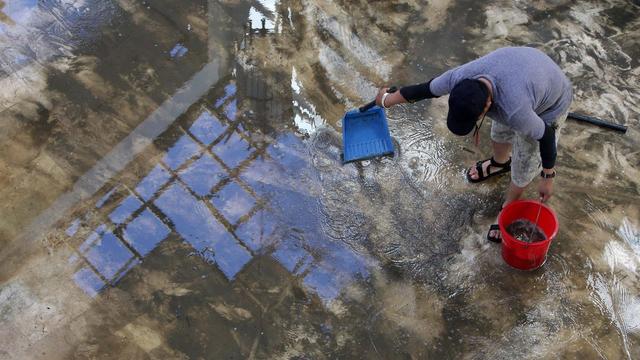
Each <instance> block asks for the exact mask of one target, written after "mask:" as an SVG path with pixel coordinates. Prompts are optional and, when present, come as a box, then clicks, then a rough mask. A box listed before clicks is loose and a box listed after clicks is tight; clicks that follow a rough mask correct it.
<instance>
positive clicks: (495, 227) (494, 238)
mask: <svg viewBox="0 0 640 360" xmlns="http://www.w3.org/2000/svg"><path fill="white" fill-rule="evenodd" d="M496 230H498V235H499V236H491V232H492V231H496ZM487 240H489V241H491V242H494V243H498V244H499V243H501V242H502V234H501V233H500V226H499V225H498V224H492V225H491V226H489V232H487Z"/></svg>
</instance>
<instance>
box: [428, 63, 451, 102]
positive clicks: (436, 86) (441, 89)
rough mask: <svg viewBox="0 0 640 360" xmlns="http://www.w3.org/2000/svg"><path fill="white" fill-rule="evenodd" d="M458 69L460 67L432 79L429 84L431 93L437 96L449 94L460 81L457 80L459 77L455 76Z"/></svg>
mask: <svg viewBox="0 0 640 360" xmlns="http://www.w3.org/2000/svg"><path fill="white" fill-rule="evenodd" d="M457 70H458V68H455V69H451V70H448V71H446V72H445V73H443V74H442V75H440V76H438V77H436V78H434V79H433V80H431V83H430V84H429V89H430V90H431V93H432V94H433V95H435V96H443V95H447V94H449V93H450V92H451V90H452V89H453V88H454V87H455V86H456V84H457V83H458V82H457V81H456V80H455V79H456V78H457V76H455V75H456V71H457Z"/></svg>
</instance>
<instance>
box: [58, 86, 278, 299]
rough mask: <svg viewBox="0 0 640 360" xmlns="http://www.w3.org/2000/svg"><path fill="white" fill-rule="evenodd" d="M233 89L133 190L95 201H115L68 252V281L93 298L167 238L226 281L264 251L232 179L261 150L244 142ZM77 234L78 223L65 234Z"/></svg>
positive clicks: (255, 219)
mask: <svg viewBox="0 0 640 360" xmlns="http://www.w3.org/2000/svg"><path fill="white" fill-rule="evenodd" d="M236 91H237V89H236V85H235V83H233V82H232V83H229V84H228V85H227V86H226V87H225V89H224V95H223V96H222V97H221V98H219V99H217V100H215V101H213V102H212V104H209V106H203V108H202V111H201V112H200V114H199V116H198V117H197V118H196V120H195V121H194V122H193V123H192V124H191V126H190V127H189V128H188V129H182V130H183V131H182V135H181V136H180V137H179V139H178V140H177V141H176V142H175V143H174V144H173V145H172V146H171V147H169V148H168V149H167V151H166V153H165V154H164V156H163V158H162V159H161V161H160V162H159V163H158V164H157V165H156V166H155V167H154V168H153V169H152V170H151V171H149V173H148V174H147V175H146V176H144V177H143V178H142V180H141V181H140V182H139V183H138V184H137V185H136V186H135V187H133V188H129V187H125V186H124V185H118V186H116V187H114V188H113V189H111V190H109V191H108V192H107V193H106V195H105V196H104V197H103V198H102V199H100V200H99V201H98V203H97V204H96V207H97V208H101V207H103V206H104V204H105V203H108V202H111V201H115V200H114V198H117V197H120V198H119V199H117V205H116V206H115V207H114V209H113V210H112V211H110V212H108V213H105V212H104V211H101V212H98V213H99V214H102V213H105V215H102V217H103V218H102V219H100V221H101V222H102V224H101V225H99V226H97V227H96V228H95V229H94V230H93V231H91V233H90V235H89V236H88V237H86V239H84V241H83V242H82V243H81V244H80V245H79V246H78V247H77V248H76V249H75V254H74V255H73V256H72V257H71V259H70V262H71V263H78V262H80V263H79V265H80V269H79V270H78V271H77V272H76V273H75V275H74V280H75V282H76V283H77V284H78V286H80V287H81V288H82V289H83V290H84V291H85V292H86V293H87V294H88V295H90V296H95V295H96V294H98V293H99V292H100V291H101V290H102V289H104V288H105V287H107V286H110V285H114V284H115V283H117V281H118V280H119V279H121V278H122V277H123V276H124V275H125V274H126V273H127V272H128V271H129V270H130V269H132V268H133V267H135V266H136V265H137V264H139V263H140V262H141V261H142V259H143V258H144V257H145V256H147V255H148V254H149V253H150V252H152V251H153V250H154V249H155V248H156V247H157V246H158V245H159V244H160V243H161V242H162V241H163V240H165V239H166V238H167V237H168V236H169V235H170V234H171V232H175V233H177V234H178V235H179V236H180V237H181V238H182V239H183V240H184V241H186V242H187V243H188V244H189V245H191V247H192V248H193V250H194V252H195V253H196V254H198V255H199V256H201V257H202V258H203V259H204V260H205V261H207V262H209V263H211V264H214V265H215V266H216V267H217V268H218V269H219V270H220V271H221V272H222V273H223V274H224V275H225V277H226V278H227V279H229V280H232V279H234V277H235V276H236V275H237V274H238V272H239V271H240V270H242V268H243V267H244V266H245V265H246V264H247V263H248V262H249V261H250V260H251V259H252V257H253V256H254V255H255V251H257V250H259V249H260V248H262V247H263V245H264V244H263V242H264V241H266V239H267V237H268V235H269V234H270V232H272V230H273V227H269V228H266V229H265V224H264V221H263V218H264V217H263V216H262V215H261V214H260V213H261V211H260V210H261V209H262V208H263V206H264V201H262V200H261V199H260V198H259V197H258V195H257V194H256V193H255V192H254V191H253V190H252V189H251V188H250V187H249V186H248V185H247V184H246V183H245V182H244V181H243V180H242V179H241V178H240V177H239V176H238V175H239V174H240V172H241V169H242V168H244V167H246V166H248V165H249V164H250V163H252V162H253V161H254V160H255V159H256V158H257V157H258V156H259V155H260V154H261V153H262V152H263V151H264V150H263V149H262V148H261V147H260V145H258V144H255V143H253V142H252V141H251V137H250V136H249V135H248V134H247V133H246V132H245V131H244V130H243V128H242V126H241V125H240V124H239V122H238V121H236V120H237V119H236V118H237V111H238V110H237V100H236V96H235V95H236ZM77 230H78V220H76V221H74V222H72V224H71V225H70V226H69V228H68V229H67V234H68V235H69V236H74V235H75V233H76V232H77Z"/></svg>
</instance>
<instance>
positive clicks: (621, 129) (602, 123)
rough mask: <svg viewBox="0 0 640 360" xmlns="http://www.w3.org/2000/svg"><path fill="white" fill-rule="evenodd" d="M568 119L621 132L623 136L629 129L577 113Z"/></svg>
mask: <svg viewBox="0 0 640 360" xmlns="http://www.w3.org/2000/svg"><path fill="white" fill-rule="evenodd" d="M567 117H568V118H569V119H572V120H577V121H582V122H586V123H589V124H593V125H597V126H600V127H603V128H606V129H611V130H615V131H619V132H621V133H623V134H624V133H626V132H627V127H626V126H625V125H620V124H614V123H612V122H609V121H605V120H602V119H598V118H596V117H593V116H587V115H582V114H576V113H572V112H570V113H569V115H568V116H567Z"/></svg>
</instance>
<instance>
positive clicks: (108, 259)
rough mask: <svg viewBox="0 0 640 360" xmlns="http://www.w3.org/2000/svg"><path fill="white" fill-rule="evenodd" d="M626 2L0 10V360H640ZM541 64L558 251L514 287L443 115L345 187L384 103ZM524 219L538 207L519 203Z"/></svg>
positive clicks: (412, 127) (434, 105)
mask: <svg viewBox="0 0 640 360" xmlns="http://www.w3.org/2000/svg"><path fill="white" fill-rule="evenodd" d="M639 13H640V4H639V3H638V2H637V1H615V0H607V1H581V2H572V1H547V2H545V1H532V2H508V1H496V0H492V1H488V2H477V1H466V0H458V1H450V0H443V1H416V0H406V1H384V2H374V3H371V4H369V3H368V2H365V1H342V0H336V1H331V0H315V1H306V0H300V1H295V0H294V1H284V0H272V1H268V0H262V1H243V0H218V1H214V0H209V1H206V0H200V1H198V0H194V1H186V0H185V1H179V2H177V1H170V0H146V1H139V0H43V1H36V0H5V1H0V50H1V51H0V82H1V86H0V111H1V112H2V117H1V118H0V137H1V141H0V195H1V196H2V199H3V201H2V203H0V219H1V220H0V324H1V326H0V358H2V359H5V358H7V359H40V358H41V359H68V358H78V359H84V358H92V359H93V358H109V359H111V358H113V359H133V358H136V359H137V358H141V359H146V358H154V359H174V358H175V359H189V358H195V359H204V358H207V359H241V358H251V359H333V358H349V359H350V358H355V359H405V358H406V359H427V358H433V359H440V358H463V359H467V358H469V359H484V358H487V359H513V358H531V359H537V358H585V359H592V358H603V359H621V358H627V359H633V358H640V316H639V315H638V314H640V285H639V284H640V283H639V282H638V280H639V275H638V269H639V268H640V205H639V204H640V151H639V149H640V134H639V129H640V91H639V89H640V62H639V61H640V60H638V59H640V18H639V17H638V14H639ZM509 45H529V46H534V47H537V48H539V49H542V50H544V51H545V52H547V53H548V54H549V55H550V56H551V57H553V58H554V59H555V60H556V61H557V62H558V63H559V64H560V66H561V67H562V68H563V69H564V71H565V72H566V73H567V75H568V76H569V77H570V79H571V80H572V82H573V84H574V94H575V98H574V103H573V105H572V110H574V111H578V112H582V113H587V114H590V115H594V116H600V117H603V118H607V119H612V120H613V121H615V122H617V123H620V124H625V125H627V126H628V127H629V131H628V133H627V134H626V135H621V134H617V133H612V132H609V131H606V130H602V129H598V128H595V127H591V126H585V125H582V124H579V123H576V122H571V121H570V122H568V123H567V126H566V127H565V129H563V131H562V137H561V142H560V154H559V161H558V167H557V168H558V174H559V176H558V177H557V178H556V181H555V184H556V186H555V190H556V192H555V196H554V197H553V198H552V199H551V201H550V203H549V205H550V206H551V207H552V208H554V209H555V211H556V212H557V214H558V217H559V219H560V231H559V234H558V236H557V238H556V239H555V240H554V242H553V244H552V245H551V249H550V253H549V257H548V259H547V261H546V263H545V265H544V266H543V267H542V268H541V269H539V270H537V271H533V272H521V271H517V270H514V269H512V268H510V267H509V266H508V265H506V264H505V263H504V262H503V260H502V259H501V257H500V247H499V246H498V245H495V244H492V243H488V242H487V241H486V239H485V235H486V230H487V229H488V226H489V224H491V223H492V222H493V220H494V218H495V216H496V214H497V212H498V209H499V207H500V202H501V198H502V191H503V189H504V187H505V186H506V185H507V184H508V181H509V180H508V178H507V177H502V178H500V179H498V180H496V181H491V182H489V183H487V184H482V185H479V186H478V185H474V186H472V185H470V184H468V183H467V182H466V180H465V177H464V169H465V168H466V167H467V166H469V165H470V164H472V163H474V162H475V161H476V160H478V159H479V158H485V157H487V156H486V155H487V154H488V149H489V148H488V145H489V141H488V128H489V127H488V126H485V128H484V129H483V131H482V135H483V140H482V143H481V146H480V148H479V149H476V148H475V147H474V146H473V144H472V142H471V141H470V139H463V138H457V137H454V136H452V135H450V134H448V132H447V130H446V126H445V122H444V119H445V117H446V110H447V107H446V104H447V103H446V97H445V98H440V99H437V100H434V101H431V102H423V103H418V104H413V105H405V106H401V107H396V108H393V109H392V110H390V111H388V113H387V114H388V118H389V127H390V130H391V134H392V136H393V138H394V142H395V145H396V149H397V152H396V155H395V156H394V157H393V158H385V159H381V160H373V161H366V162H363V163H360V164H358V165H354V164H351V165H346V166H342V165H341V163H340V152H341V133H340V131H341V129H340V119H341V117H342V115H343V114H344V112H345V111H347V110H349V109H351V108H354V107H356V106H358V105H360V104H362V103H364V102H367V101H369V100H370V99H371V97H372V96H373V94H374V93H375V89H376V87H377V86H381V85H386V84H399V85H403V84H410V83H415V82H422V81H425V80H428V79H429V78H431V77H433V76H436V75H438V74H439V73H441V72H442V71H444V70H446V69H448V68H449V67H452V66H455V65H457V64H460V63H463V62H466V61H468V60H471V59H473V58H475V57H477V56H480V55H482V54H485V53H487V52H489V51H491V50H493V49H496V48H498V47H501V46H509ZM527 195H528V196H534V195H535V194H534V192H533V190H530V191H529V192H528V193H527Z"/></svg>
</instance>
